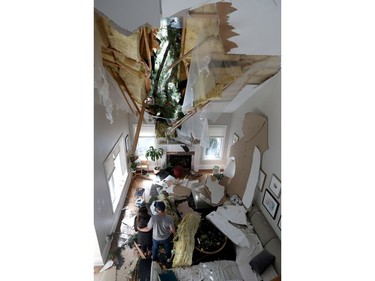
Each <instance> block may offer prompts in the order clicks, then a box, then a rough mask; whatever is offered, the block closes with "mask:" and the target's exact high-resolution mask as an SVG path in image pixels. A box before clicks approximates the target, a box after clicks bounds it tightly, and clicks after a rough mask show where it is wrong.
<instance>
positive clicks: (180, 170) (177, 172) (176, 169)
mask: <svg viewBox="0 0 375 281" xmlns="http://www.w3.org/2000/svg"><path fill="white" fill-rule="evenodd" d="M173 174H174V176H175V177H176V178H182V177H183V176H184V168H183V167H182V166H176V167H174V169H173Z"/></svg>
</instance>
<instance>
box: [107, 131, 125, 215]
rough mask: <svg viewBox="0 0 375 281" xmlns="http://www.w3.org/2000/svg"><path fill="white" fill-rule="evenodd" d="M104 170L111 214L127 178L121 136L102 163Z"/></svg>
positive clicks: (123, 143) (123, 144)
mask: <svg viewBox="0 0 375 281" xmlns="http://www.w3.org/2000/svg"><path fill="white" fill-rule="evenodd" d="M104 169H105V173H106V176H107V181H108V188H109V193H110V195H111V200H112V209H113V212H115V211H116V208H117V205H118V203H119V201H120V197H121V193H122V191H123V189H124V186H125V181H126V178H127V176H128V168H127V164H126V154H125V140H124V137H123V135H121V136H120V138H119V140H118V141H117V142H116V144H115V146H114V147H113V149H112V151H111V152H110V153H109V155H108V157H107V158H106V160H105V161H104Z"/></svg>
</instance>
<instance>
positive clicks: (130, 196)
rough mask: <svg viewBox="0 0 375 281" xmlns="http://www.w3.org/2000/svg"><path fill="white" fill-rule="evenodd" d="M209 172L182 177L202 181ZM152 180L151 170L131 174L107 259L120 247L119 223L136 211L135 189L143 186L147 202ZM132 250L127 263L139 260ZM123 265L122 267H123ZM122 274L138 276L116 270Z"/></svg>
mask: <svg viewBox="0 0 375 281" xmlns="http://www.w3.org/2000/svg"><path fill="white" fill-rule="evenodd" d="M211 173H212V170H200V171H199V172H198V173H197V174H196V175H195V176H192V175H191V174H190V173H185V175H184V177H186V178H188V179H189V180H193V179H194V180H199V181H204V180H205V179H206V175H208V174H211ZM154 180H156V176H155V175H154V174H153V172H148V173H147V174H141V173H138V174H137V175H133V178H132V180H131V182H130V185H129V188H128V192H127V196H126V198H125V202H124V204H123V206H122V212H121V214H120V217H119V220H118V222H117V227H116V230H115V233H114V236H113V239H112V242H111V247H110V250H109V257H108V260H109V259H111V253H113V252H116V251H118V250H119V249H120V248H119V245H118V241H119V235H120V233H121V224H122V222H123V220H124V218H125V216H126V218H128V217H129V215H130V216H132V215H136V214H137V212H138V207H137V206H136V205H135V201H136V199H137V196H136V191H137V189H138V188H139V187H142V188H145V194H144V199H145V201H146V202H148V199H149V198H148V196H149V192H150V189H151V185H152V184H153V183H154ZM126 218H125V219H126ZM134 251H135V252H136V253H135V256H134V255H128V256H127V260H128V261H127V262H128V263H129V259H131V260H132V261H130V263H132V262H133V259H135V261H134V262H138V260H140V259H139V255H138V252H137V251H136V249H135V247H134ZM124 266H125V265H124ZM124 266H123V267H122V268H124ZM125 267H126V266H125ZM101 268H102V267H94V273H97V272H98V271H99V270H100V269H101ZM124 274H127V277H126V278H128V279H127V280H138V278H137V277H135V276H134V275H133V274H132V276H131V277H130V276H128V274H129V273H128V272H127V273H124V272H123V271H122V270H117V278H120V279H121V278H124ZM129 278H130V279H129ZM121 280H122V279H121Z"/></svg>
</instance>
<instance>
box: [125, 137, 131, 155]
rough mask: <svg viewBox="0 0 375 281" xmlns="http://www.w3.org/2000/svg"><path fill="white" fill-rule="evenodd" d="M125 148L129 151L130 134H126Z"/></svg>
mask: <svg viewBox="0 0 375 281" xmlns="http://www.w3.org/2000/svg"><path fill="white" fill-rule="evenodd" d="M125 149H126V152H129V149H130V148H129V135H126V137H125Z"/></svg>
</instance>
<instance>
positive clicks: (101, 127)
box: [94, 103, 131, 261]
mask: <svg viewBox="0 0 375 281" xmlns="http://www.w3.org/2000/svg"><path fill="white" fill-rule="evenodd" d="M112 118H113V123H112V124H111V123H110V121H109V120H108V119H107V118H106V110H105V107H104V106H102V105H100V104H98V103H95V107H94V225H95V232H96V237H95V238H97V240H98V245H99V249H100V253H101V258H102V260H103V261H104V260H105V258H106V255H107V253H108V251H109V247H110V244H111V243H107V242H106V236H107V235H108V234H110V233H111V232H113V231H115V230H116V227H117V223H118V220H119V217H120V214H121V209H122V205H123V202H124V199H125V196H126V193H127V191H128V187H129V184H130V179H131V178H130V176H131V175H130V176H128V179H127V180H126V182H125V187H124V189H123V192H122V194H121V198H120V201H119V204H118V206H117V209H116V211H115V212H113V210H112V202H111V197H110V192H109V189H108V183H107V179H106V175H105V171H104V165H103V163H104V160H105V159H106V157H107V156H108V154H109V153H110V151H111V149H112V148H113V146H114V145H115V143H116V141H117V140H118V138H119V137H120V136H121V134H122V133H123V134H124V137H125V136H126V135H127V134H128V133H129V125H128V114H127V113H126V112H124V111H122V110H117V111H115V110H113V112H112ZM95 260H100V257H95Z"/></svg>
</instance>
